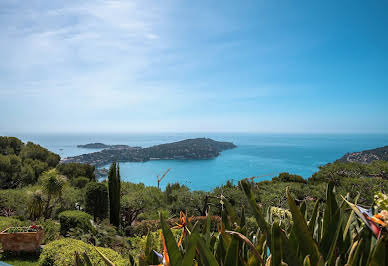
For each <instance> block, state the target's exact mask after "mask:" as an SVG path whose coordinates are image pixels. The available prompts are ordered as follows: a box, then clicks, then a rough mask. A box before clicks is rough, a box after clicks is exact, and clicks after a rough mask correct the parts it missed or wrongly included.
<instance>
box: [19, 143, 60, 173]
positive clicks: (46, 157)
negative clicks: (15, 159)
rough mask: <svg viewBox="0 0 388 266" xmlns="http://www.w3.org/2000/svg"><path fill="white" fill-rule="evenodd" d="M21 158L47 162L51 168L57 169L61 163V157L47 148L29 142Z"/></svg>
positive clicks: (22, 151) (21, 153)
mask: <svg viewBox="0 0 388 266" xmlns="http://www.w3.org/2000/svg"><path fill="white" fill-rule="evenodd" d="M20 157H21V158H22V159H23V160H26V159H32V160H39V161H42V162H46V163H47V164H48V166H49V167H55V166H57V164H58V163H59V161H60V159H61V157H60V156H59V155H58V154H55V153H53V152H51V151H49V150H47V149H46V148H43V147H42V146H40V145H38V144H34V143H32V142H27V144H26V145H25V146H24V148H23V149H22V150H21V152H20Z"/></svg>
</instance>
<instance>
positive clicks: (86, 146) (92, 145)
mask: <svg viewBox="0 0 388 266" xmlns="http://www.w3.org/2000/svg"><path fill="white" fill-rule="evenodd" d="M77 148H84V149H122V148H130V147H129V146H128V145H107V144H104V143H99V142H97V143H88V144H84V145H77Z"/></svg>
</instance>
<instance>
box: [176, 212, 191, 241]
mask: <svg viewBox="0 0 388 266" xmlns="http://www.w3.org/2000/svg"><path fill="white" fill-rule="evenodd" d="M187 221H188V218H187V212H186V213H184V212H182V211H181V212H180V213H179V223H176V226H174V227H173V229H182V235H181V237H180V239H179V241H178V247H180V245H181V244H182V240H183V237H184V236H186V234H187V233H190V231H189V229H188V228H187Z"/></svg>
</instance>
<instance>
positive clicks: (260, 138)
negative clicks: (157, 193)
mask: <svg viewBox="0 0 388 266" xmlns="http://www.w3.org/2000/svg"><path fill="white" fill-rule="evenodd" d="M13 136H15V137H18V138H20V139H21V140H23V141H24V142H27V141H32V142H34V143H38V144H40V145H41V146H43V147H45V148H47V149H49V150H50V151H53V152H55V153H57V154H59V155H60V156H61V158H66V157H69V156H75V155H80V154H84V153H90V152H94V151H99V149H93V150H92V149H83V148H77V145H79V144H87V143H94V142H101V143H105V144H126V145H130V146H142V147H150V146H153V145H157V144H163V143H169V142H174V141H179V140H184V139H187V138H198V137H206V138H212V139H214V140H218V141H230V142H233V143H234V144H235V145H237V148H235V149H231V150H226V151H223V152H222V153H221V155H220V156H219V157H217V158H214V159H209V160H159V161H148V162H121V163H120V173H121V178H122V179H123V180H125V181H130V182H134V183H140V182H141V183H144V184H145V185H148V186H156V185H157V176H161V175H162V174H163V173H164V172H165V171H166V170H167V169H169V168H170V169H171V170H170V171H169V172H168V174H167V175H166V176H165V178H164V179H163V180H162V182H161V187H162V188H164V187H165V186H166V185H167V184H168V183H176V182H178V183H180V184H184V185H186V186H188V187H189V188H190V189H191V190H205V191H210V190H212V189H213V188H215V187H217V186H220V185H222V184H225V183H226V181H227V180H230V181H232V182H233V183H234V184H236V183H237V182H238V181H239V180H241V179H243V178H247V177H253V176H255V177H257V178H256V180H257V181H261V180H271V179H272V177H274V176H277V175H278V174H279V173H281V172H289V173H293V174H298V175H301V176H303V177H304V178H309V177H310V176H311V175H312V174H313V173H314V172H316V171H317V170H318V168H319V166H322V165H325V164H327V163H330V162H333V161H335V160H336V159H339V158H340V157H341V156H343V155H344V154H345V153H347V152H356V151H361V150H365V149H373V148H377V147H382V146H386V145H388V134H253V133H252V134H251V133H250V134H248V133H246V134H242V133H163V134H150V133H146V134H13ZM108 167H109V165H106V166H103V167H102V168H108Z"/></svg>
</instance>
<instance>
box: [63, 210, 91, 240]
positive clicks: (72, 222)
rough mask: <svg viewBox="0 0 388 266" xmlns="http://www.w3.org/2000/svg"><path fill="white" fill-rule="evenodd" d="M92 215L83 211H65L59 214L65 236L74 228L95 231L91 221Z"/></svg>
mask: <svg viewBox="0 0 388 266" xmlns="http://www.w3.org/2000/svg"><path fill="white" fill-rule="evenodd" d="M92 219H93V218H92V216H90V215H89V214H87V213H86V212H82V211H64V212H61V213H60V214H59V222H60V223H61V228H60V232H61V235H63V236H65V235H67V233H68V232H69V230H70V229H72V228H77V229H81V230H82V231H83V232H85V233H88V232H90V231H93V226H92V223H91V220H92Z"/></svg>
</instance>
